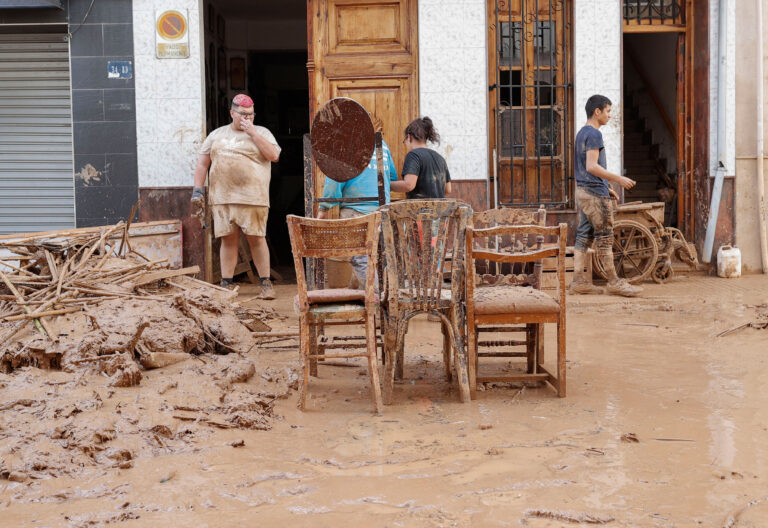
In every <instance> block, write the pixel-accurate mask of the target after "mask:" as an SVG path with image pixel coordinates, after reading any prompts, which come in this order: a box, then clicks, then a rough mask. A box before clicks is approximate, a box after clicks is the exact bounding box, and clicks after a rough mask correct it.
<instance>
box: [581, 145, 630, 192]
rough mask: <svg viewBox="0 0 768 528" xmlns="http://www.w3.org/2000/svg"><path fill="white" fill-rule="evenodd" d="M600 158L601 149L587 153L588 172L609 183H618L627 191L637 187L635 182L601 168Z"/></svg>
mask: <svg viewBox="0 0 768 528" xmlns="http://www.w3.org/2000/svg"><path fill="white" fill-rule="evenodd" d="M599 156H600V150H599V149H592V150H588V151H587V172H588V173H590V174H591V175H593V176H597V177H598V178H602V179H604V180H608V181H609V182H613V183H618V184H619V185H621V186H622V187H623V188H625V189H631V188H632V187H634V186H635V183H636V182H635V180H632V179H630V178H627V177H625V176H619V175H618V174H614V173H613V172H610V171H607V170H605V169H604V168H602V167H601V166H600V164H599V163H598V162H597V160H598V158H599Z"/></svg>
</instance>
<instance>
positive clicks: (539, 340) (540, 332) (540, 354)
mask: <svg viewBox="0 0 768 528" xmlns="http://www.w3.org/2000/svg"><path fill="white" fill-rule="evenodd" d="M535 363H536V365H537V368H536V370H534V373H537V372H540V369H539V368H538V365H543V364H544V324H542V323H539V324H537V325H536V362H535Z"/></svg>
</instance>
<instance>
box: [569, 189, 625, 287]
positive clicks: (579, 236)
mask: <svg viewBox="0 0 768 528" xmlns="http://www.w3.org/2000/svg"><path fill="white" fill-rule="evenodd" d="M576 205H577V206H578V208H579V226H578V227H577V228H576V244H575V250H576V251H577V252H581V253H586V252H587V250H588V249H589V248H590V247H591V246H592V242H593V241H594V242H595V246H596V248H595V249H596V251H597V258H598V259H600V264H602V266H603V269H604V270H605V272H606V274H607V275H608V277H607V278H608V282H609V283H613V282H616V280H618V277H617V275H616V270H615V269H614V266H613V211H612V210H611V199H610V198H607V197H605V198H603V197H600V196H595V195H594V194H590V193H588V192H587V191H585V190H583V189H582V188H581V187H576Z"/></svg>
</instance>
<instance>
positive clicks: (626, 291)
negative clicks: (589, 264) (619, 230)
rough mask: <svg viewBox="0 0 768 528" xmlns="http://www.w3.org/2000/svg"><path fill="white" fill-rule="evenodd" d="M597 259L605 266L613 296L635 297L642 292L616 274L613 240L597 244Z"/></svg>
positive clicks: (609, 290)
mask: <svg viewBox="0 0 768 528" xmlns="http://www.w3.org/2000/svg"><path fill="white" fill-rule="evenodd" d="M597 258H599V259H600V264H602V265H603V269H604V270H605V274H606V275H607V277H608V288H607V290H608V293H610V294H611V295H621V296H622V297H635V296H637V295H638V294H639V293H640V292H641V291H643V289H642V288H640V287H639V286H633V285H631V284H630V283H629V282H627V281H626V280H625V279H620V278H619V277H618V275H617V274H616V268H614V266H613V240H612V239H611V238H605V239H601V240H598V242H597Z"/></svg>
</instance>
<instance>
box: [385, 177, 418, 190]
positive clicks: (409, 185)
mask: <svg viewBox="0 0 768 528" xmlns="http://www.w3.org/2000/svg"><path fill="white" fill-rule="evenodd" d="M418 179H419V177H418V176H416V175H415V174H406V175H405V176H403V179H402V180H397V181H393V182H391V183H390V184H389V188H390V189H391V190H392V191H394V192H411V191H412V190H414V189H415V188H416V182H417V181H418Z"/></svg>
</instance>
